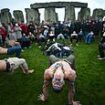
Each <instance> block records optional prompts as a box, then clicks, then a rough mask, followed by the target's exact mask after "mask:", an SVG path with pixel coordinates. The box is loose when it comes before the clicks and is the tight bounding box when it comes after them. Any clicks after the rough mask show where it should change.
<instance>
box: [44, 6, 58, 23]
mask: <svg viewBox="0 0 105 105" xmlns="http://www.w3.org/2000/svg"><path fill="white" fill-rule="evenodd" d="M44 18H45V21H49V22H57V21H58V14H57V13H56V12H55V8H45V12H44Z"/></svg>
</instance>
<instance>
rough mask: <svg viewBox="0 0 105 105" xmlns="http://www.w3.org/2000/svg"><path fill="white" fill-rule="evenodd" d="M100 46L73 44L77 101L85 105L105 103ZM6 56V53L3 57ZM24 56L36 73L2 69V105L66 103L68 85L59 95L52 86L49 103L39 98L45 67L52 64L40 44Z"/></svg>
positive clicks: (103, 70)
mask: <svg viewBox="0 0 105 105" xmlns="http://www.w3.org/2000/svg"><path fill="white" fill-rule="evenodd" d="M67 43H68V42H67ZM97 46H98V45H97V44H96V42H95V43H93V44H91V45H87V44H84V43H83V42H81V43H79V46H78V47H76V46H75V47H74V52H75V56H76V68H77V79H76V82H75V88H76V94H75V100H80V101H81V103H82V105H105V101H104V98H105V91H104V89H105V61H99V60H97V54H98V48H97ZM4 57H7V56H5V55H3V56H0V58H4ZM22 57H24V58H25V59H26V61H27V62H28V65H29V68H33V69H34V70H35V72H34V73H33V74H29V75H25V74H23V73H22V71H20V69H18V70H17V71H15V72H14V74H11V73H7V72H1V73H0V105H66V104H67V93H68V89H67V86H66V85H65V86H64V89H63V91H62V92H61V93H60V94H56V93H54V92H53V90H52V88H51V86H50V87H49V99H48V102H45V103H42V102H40V101H38V100H37V99H38V98H37V97H38V95H39V94H40V93H41V89H42V85H43V73H44V70H45V69H46V68H47V67H48V65H49V63H48V58H47V57H46V56H44V55H43V53H42V52H41V51H40V49H39V48H38V46H37V45H33V46H32V48H30V49H26V50H25V52H23V53H22Z"/></svg>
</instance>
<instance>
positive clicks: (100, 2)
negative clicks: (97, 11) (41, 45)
mask: <svg viewBox="0 0 105 105" xmlns="http://www.w3.org/2000/svg"><path fill="white" fill-rule="evenodd" d="M56 1H67V2H76V1H77V2H83V3H88V7H89V8H91V13H92V11H93V9H94V8H102V9H104V10H105V0H0V9H3V8H9V9H10V11H11V12H12V11H13V10H22V11H23V12H24V8H30V4H33V3H42V2H56ZM78 11H79V9H76V12H78ZM56 12H57V13H58V15H59V19H60V20H63V18H64V9H56ZM40 13H41V18H42V19H43V18H44V17H43V13H44V9H41V10H40ZM24 14H25V13H24Z"/></svg>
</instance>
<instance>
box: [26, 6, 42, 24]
mask: <svg viewBox="0 0 105 105" xmlns="http://www.w3.org/2000/svg"><path fill="white" fill-rule="evenodd" d="M25 12H26V21H27V23H30V21H33V22H35V23H40V13H39V10H38V9H30V8H25Z"/></svg>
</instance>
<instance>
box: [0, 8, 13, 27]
mask: <svg viewBox="0 0 105 105" xmlns="http://www.w3.org/2000/svg"><path fill="white" fill-rule="evenodd" d="M0 20H1V23H4V24H5V25H7V24H8V23H10V22H11V20H12V16H11V13H10V9H8V8H4V9H2V10H1V14H0Z"/></svg>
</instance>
